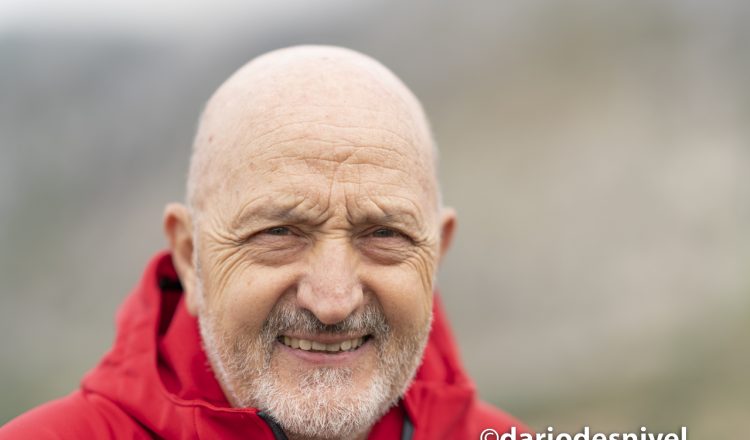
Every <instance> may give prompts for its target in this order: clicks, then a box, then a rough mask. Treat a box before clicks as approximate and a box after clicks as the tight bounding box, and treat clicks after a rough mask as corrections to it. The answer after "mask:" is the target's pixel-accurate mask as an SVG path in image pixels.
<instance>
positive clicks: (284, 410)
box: [199, 303, 431, 439]
mask: <svg viewBox="0 0 750 440" xmlns="http://www.w3.org/2000/svg"><path fill="white" fill-rule="evenodd" d="M216 322H221V321H220V320H219V319H216V318H213V314H212V313H211V312H210V311H208V312H207V311H205V310H204V311H202V313H200V314H199V324H200V332H201V336H202V339H203V344H204V347H205V350H206V353H207V355H208V358H209V360H210V361H211V364H212V366H213V368H214V371H215V373H216V375H217V378H218V380H219V382H220V383H221V384H222V386H223V387H224V390H225V392H226V393H227V394H228V396H227V397H228V398H229V400H230V401H231V402H232V404H233V405H235V406H238V407H255V408H258V409H260V410H263V411H264V412H266V413H267V414H269V415H270V416H271V417H273V418H274V419H275V420H276V421H277V422H278V423H279V424H280V425H281V426H282V428H283V429H284V431H285V432H286V434H287V435H288V436H289V437H290V438H305V439H351V438H353V437H356V436H364V435H365V434H366V433H367V432H368V431H369V429H370V428H371V427H372V426H373V425H374V424H375V422H376V421H377V420H378V419H379V418H380V417H382V416H383V414H385V413H386V412H387V411H388V409H389V408H390V407H391V406H393V405H394V404H396V402H397V401H398V399H399V398H400V397H401V396H402V395H403V393H404V392H405V391H406V389H407V388H408V386H409V384H410V383H411V380H412V378H413V377H414V374H415V372H416V369H417V367H418V366H419V363H420V361H421V358H422V353H423V352H424V348H425V345H426V343H427V337H428V334H429V329H430V323H431V317H430V321H429V322H428V323H427V325H426V326H424V327H423V328H421V329H418V330H417V331H415V332H413V333H412V334H409V335H404V336H401V337H396V336H394V335H393V332H392V331H391V329H390V327H389V326H388V325H387V324H386V321H385V317H384V316H383V314H382V311H381V310H380V309H379V308H376V307H374V306H371V307H369V308H368V309H366V310H365V312H363V313H361V314H359V315H358V316H350V317H349V318H347V319H346V320H345V321H342V323H339V324H336V326H341V325H343V326H344V327H345V328H346V329H348V330H353V329H357V328H359V329H362V330H365V332H366V333H368V334H371V335H373V340H372V341H371V342H372V343H374V344H375V349H376V350H377V359H378V360H377V364H376V368H375V370H374V371H373V373H372V375H371V376H370V379H369V382H368V383H367V384H362V383H360V384H355V383H354V377H355V374H356V373H357V372H358V368H357V367H353V368H344V367H341V368H337V367H318V368H314V369H305V370H304V371H296V372H294V373H295V374H296V376H295V383H294V384H291V385H290V384H287V383H285V382H284V381H283V380H282V378H281V377H280V375H279V366H278V365H275V363H274V362H273V360H274V359H275V358H273V357H272V352H273V350H274V346H275V344H276V337H278V335H280V334H281V333H282V332H283V331H284V330H286V329H287V328H290V327H292V326H293V327H294V328H295V329H306V330H307V332H308V333H311V334H315V333H320V331H321V330H322V328H321V326H323V324H322V323H320V322H319V321H317V319H315V317H314V316H313V315H312V314H311V313H310V312H308V311H306V310H297V309H294V308H293V306H289V305H288V304H287V305H285V304H283V303H280V304H277V306H276V307H275V308H274V309H273V310H272V311H271V313H270V314H269V319H268V320H267V321H266V324H265V325H264V328H263V331H262V332H261V334H260V335H259V336H258V337H256V338H254V339H252V340H250V339H248V338H247V336H246V334H247V333H246V332H242V331H239V332H237V333H236V334H230V333H229V332H227V331H226V330H225V329H222V328H220V326H216V325H215V324H216ZM323 327H325V328H330V327H334V326H323ZM354 385H359V387H358V389H359V390H360V391H359V392H353V391H352V390H354V389H355V387H354Z"/></svg>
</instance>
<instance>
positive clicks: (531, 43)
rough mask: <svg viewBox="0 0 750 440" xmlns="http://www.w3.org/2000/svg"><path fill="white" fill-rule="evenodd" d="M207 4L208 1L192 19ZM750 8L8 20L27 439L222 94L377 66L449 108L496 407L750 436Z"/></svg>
mask: <svg viewBox="0 0 750 440" xmlns="http://www.w3.org/2000/svg"><path fill="white" fill-rule="evenodd" d="M188 5H189V6H188ZM749 22H750V3H747V2H743V1H741V0H736V1H735V0H716V1H711V2H708V1H698V0H658V1H627V2H626V1H615V2H601V1H596V0H572V1H566V2H557V1H552V0H549V1H542V0H532V1H529V0H524V1H521V0H512V1H503V2H499V1H498V2H489V1H488V2H462V3H459V2H447V1H433V2H427V1H415V2H398V1H358V2H351V1H343V0H339V1H327V2H307V1H296V2H293V1H275V2H260V1H244V2H231V1H229V0H219V1H216V0H215V1H211V2H208V1H205V2H189V3H185V2H178V1H175V0H173V1H163V2H151V1H147V0H130V1H128V2H117V3H110V4H107V3H105V2H98V1H95V0H68V1H65V2H55V1H52V0H3V1H2V3H0V325H1V326H2V332H0V353H2V362H1V363H0V423H1V422H5V421H7V420H9V419H11V418H13V417H14V416H16V415H17V414H19V413H21V412H23V411H25V410H26V409H28V408H31V407H33V406H35V405H37V404H39V403H41V402H44V401H47V400H49V399H51V398H54V397H58V396H61V395H64V394H67V393H68V392H70V391H71V390H73V389H74V388H75V387H76V386H77V384H78V381H79V379H80V378H81V376H82V375H83V374H84V372H85V371H87V370H88V369H89V368H91V367H92V366H93V365H95V363H96V362H97V360H98V359H99V358H100V356H101V355H102V354H103V353H104V352H105V351H106V350H107V348H108V347H109V346H110V344H111V341H112V338H113V332H114V323H113V316H114V313H115V310H116V308H117V306H118V305H119V304H120V302H121V301H122V300H123V298H124V297H125V295H126V294H127V293H128V292H129V291H130V289H131V287H132V286H133V285H134V284H135V283H136V281H137V280H138V278H139V276H140V273H141V270H142V269H143V267H144V264H145V262H146V261H147V259H148V258H149V257H150V256H151V255H152V254H153V253H154V252H155V251H157V250H159V249H161V248H163V247H164V246H165V241H164V239H163V238H162V234H161V214H162V209H163V206H164V204H165V203H166V202H168V201H173V200H181V199H182V198H183V184H184V178H185V174H186V170H187V163H188V155H189V150H190V145H191V140H192V136H193V133H194V128H195V124H196V121H197V118H198V115H199V112H200V110H201V108H202V105H203V103H204V102H205V100H206V99H207V98H208V97H209V95H210V94H211V92H212V91H213V90H214V89H215V88H216V87H217V86H218V85H219V84H220V83H221V82H222V81H223V80H224V79H225V78H226V77H227V76H228V75H229V74H230V73H231V72H233V71H234V70H235V69H236V68H238V67H239V66H240V65H242V64H243V63H245V62H246V61H247V60H249V59H250V58H252V57H254V56H256V55H258V54H260V53H263V52H265V51H268V50H271V49H275V48H279V47H283V46H287V45H292V44H299V43H326V44H336V45H343V46H347V47H351V48H353V49H357V50H360V51H362V52H365V53H367V54H369V55H371V56H373V57H375V58H377V59H378V60H380V61H382V62H383V63H384V64H385V65H387V66H389V67H390V68H391V69H392V70H393V71H394V72H395V73H396V74H397V75H399V76H400V77H401V78H402V79H403V80H404V81H405V82H406V83H407V84H408V85H409V86H410V87H411V88H412V89H413V90H414V91H415V93H416V94H417V95H418V96H419V97H420V98H421V99H422V102H423V103H424V105H425V107H426V110H427V112H428V114H429V115H430V117H431V119H432V123H433V126H434V131H435V134H436V138H437V140H438V143H439V144H440V148H441V151H442V165H441V173H442V182H443V186H444V192H445V199H446V201H447V202H448V203H449V204H451V205H453V206H454V207H455V208H456V209H457V210H458V213H459V230H458V236H457V238H456V240H455V242H454V247H453V249H452V252H451V254H450V256H449V257H448V258H447V260H446V261H445V263H444V265H443V271H442V274H441V280H440V282H441V286H442V291H443V296H444V300H445V303H446V306H447V308H448V314H449V316H450V317H451V319H452V321H453V325H454V328H455V332H456V334H457V337H458V339H459V341H460V345H461V350H462V355H463V357H464V360H465V364H466V366H467V368H468V370H469V371H470V373H471V374H472V376H473V377H474V379H475V380H476V382H477V385H478V388H479V390H480V393H481V395H482V396H483V397H484V398H485V399H486V400H488V401H490V402H492V403H494V404H496V405H498V406H500V407H502V408H504V409H506V410H508V411H510V412H511V413H513V414H515V415H516V416H518V417H519V418H520V419H522V420H524V421H526V422H527V423H529V424H530V425H531V426H533V427H534V428H536V429H538V430H543V429H545V428H546V427H547V426H550V425H551V426H554V427H555V429H556V430H557V431H558V432H559V431H565V430H567V431H577V430H578V429H580V428H581V427H582V426H584V425H590V426H592V428H594V429H598V430H602V431H618V430H625V431H636V432H638V430H639V428H640V427H641V426H648V427H649V429H650V430H652V431H670V430H671V431H677V430H678V429H679V427H680V426H687V427H688V430H689V435H690V438H691V439H740V438H747V435H748V434H747V432H746V431H745V429H746V423H747V420H748V416H750V375H749V374H748V371H750V271H749V270H748V268H749V267H750V266H749V263H750V183H749V182H748V167H749V166H750V150H749V148H748V147H750V145H748V141H749V140H750V51H749V49H748V48H749V47H750V26H748V23H749Z"/></svg>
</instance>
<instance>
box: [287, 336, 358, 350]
mask: <svg viewBox="0 0 750 440" xmlns="http://www.w3.org/2000/svg"><path fill="white" fill-rule="evenodd" d="M280 341H281V342H283V343H284V345H286V346H287V347H292V348H299V349H301V350H305V351H310V350H315V351H327V352H338V351H347V350H356V349H357V348H359V346H360V345H362V344H363V343H364V338H355V339H349V340H346V341H342V342H338V343H334V344H323V343H321V342H317V341H311V340H309V339H297V338H291V337H289V336H283V337H282V338H281V339H280Z"/></svg>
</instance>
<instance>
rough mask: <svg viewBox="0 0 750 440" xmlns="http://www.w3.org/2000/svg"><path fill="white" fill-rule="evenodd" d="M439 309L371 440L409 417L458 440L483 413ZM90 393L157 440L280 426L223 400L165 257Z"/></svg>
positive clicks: (146, 279)
mask: <svg viewBox="0 0 750 440" xmlns="http://www.w3.org/2000/svg"><path fill="white" fill-rule="evenodd" d="M433 307H434V308H433V312H434V317H433V325H432V329H431V332H430V336H429V340H428V343H427V347H426V349H425V353H424V356H423V359H422V363H421V365H420V367H419V369H418V370H417V373H416V376H415V378H414V380H413V382H412V384H411V385H410V387H409V388H408V390H407V392H406V393H405V395H404V396H403V398H402V399H401V401H400V403H399V405H398V406H396V407H394V408H392V409H391V410H390V411H389V412H388V413H387V414H386V415H385V416H384V417H383V418H382V419H381V420H380V421H379V422H378V423H377V424H376V426H375V427H374V428H373V430H372V431H371V433H370V436H369V438H370V439H373V438H381V437H382V438H399V437H400V435H398V434H397V432H400V431H401V426H402V425H403V420H404V418H405V417H406V418H408V420H409V421H410V422H411V424H412V425H413V427H414V432H415V433H419V434H418V435H417V434H415V436H414V438H415V439H416V438H428V436H429V437H430V438H435V437H436V435H435V434H438V433H439V435H438V436H439V437H444V438H460V437H454V436H452V435H451V434H450V433H451V432H458V431H460V430H461V429H463V428H462V426H465V423H466V420H467V418H468V417H469V416H470V413H471V412H472V411H475V410H476V408H475V405H477V402H476V398H475V390H474V386H473V385H472V383H471V381H470V380H469V378H468V377H467V375H466V374H465V373H464V370H463V368H462V366H461V364H460V361H459V356H458V352H457V349H456V345H455V342H454V339H453V336H452V335H451V331H450V329H449V327H448V322H447V320H446V317H445V314H444V312H443V309H442V305H441V302H440V299H439V297H438V296H437V295H436V296H435V301H434V306H433ZM82 388H83V391H84V392H87V393H95V394H99V395H101V396H103V397H105V398H107V399H109V400H111V401H112V402H114V403H115V404H116V405H118V406H119V407H120V408H121V409H122V410H123V411H125V412H126V413H128V415H129V416H130V417H132V418H134V419H135V420H137V422H138V423H139V424H141V425H142V426H143V427H144V428H146V429H147V430H149V431H151V432H152V433H154V434H155V435H157V436H159V437H163V438H170V439H172V438H174V439H178V438H222V439H234V438H245V439H246V438H269V439H273V438H275V437H274V434H273V431H272V425H269V424H268V423H267V422H266V421H265V419H264V418H263V414H259V411H258V410H257V409H254V408H232V407H231V406H230V404H229V403H228V402H227V400H226V398H225V397H224V394H223V392H222V390H221V388H220V386H219V384H218V382H217V380H216V379H215V377H214V375H213V373H212V370H211V367H210V365H209V362H208V360H207V358H206V354H205V353H204V351H203V349H202V345H201V339H200V335H199V331H198V325H197V320H196V319H195V318H194V317H192V316H190V315H189V314H188V312H187V310H186V308H185V306H184V305H183V302H182V288H181V286H180V283H179V280H178V278H177V274H176V272H175V269H174V267H173V265H172V259H171V256H170V255H169V253H167V252H162V253H160V254H158V255H156V256H155V257H154V258H153V259H152V260H151V262H150V263H149V264H148V267H147V269H146V271H145V273H144V275H143V278H142V279H141V281H140V283H139V284H138V285H137V287H136V288H135V290H134V292H133V293H132V294H131V295H129V296H128V298H127V299H126V301H125V303H124V304H123V305H122V306H121V308H120V310H119V311H118V315H117V336H116V339H115V343H114V347H113V348H112V349H111V350H110V352H109V353H107V354H106V355H105V356H104V358H103V359H102V361H101V362H100V363H99V365H98V366H97V367H95V368H94V369H93V370H92V371H91V372H90V373H88V374H87V375H86V377H85V378H84V380H83V383H82ZM396 430H397V431H396ZM388 433H390V434H396V435H393V436H391V435H390V434H388ZM430 433H431V434H430ZM251 434H252V435H251ZM380 434H383V435H380ZM461 437H462V436H461Z"/></svg>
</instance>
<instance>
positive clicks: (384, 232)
mask: <svg viewBox="0 0 750 440" xmlns="http://www.w3.org/2000/svg"><path fill="white" fill-rule="evenodd" d="M372 236H373V237H375V238H393V237H402V236H403V235H402V234H401V233H400V232H398V231H394V230H393V229H388V228H380V229H376V230H375V231H373V232H372Z"/></svg>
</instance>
